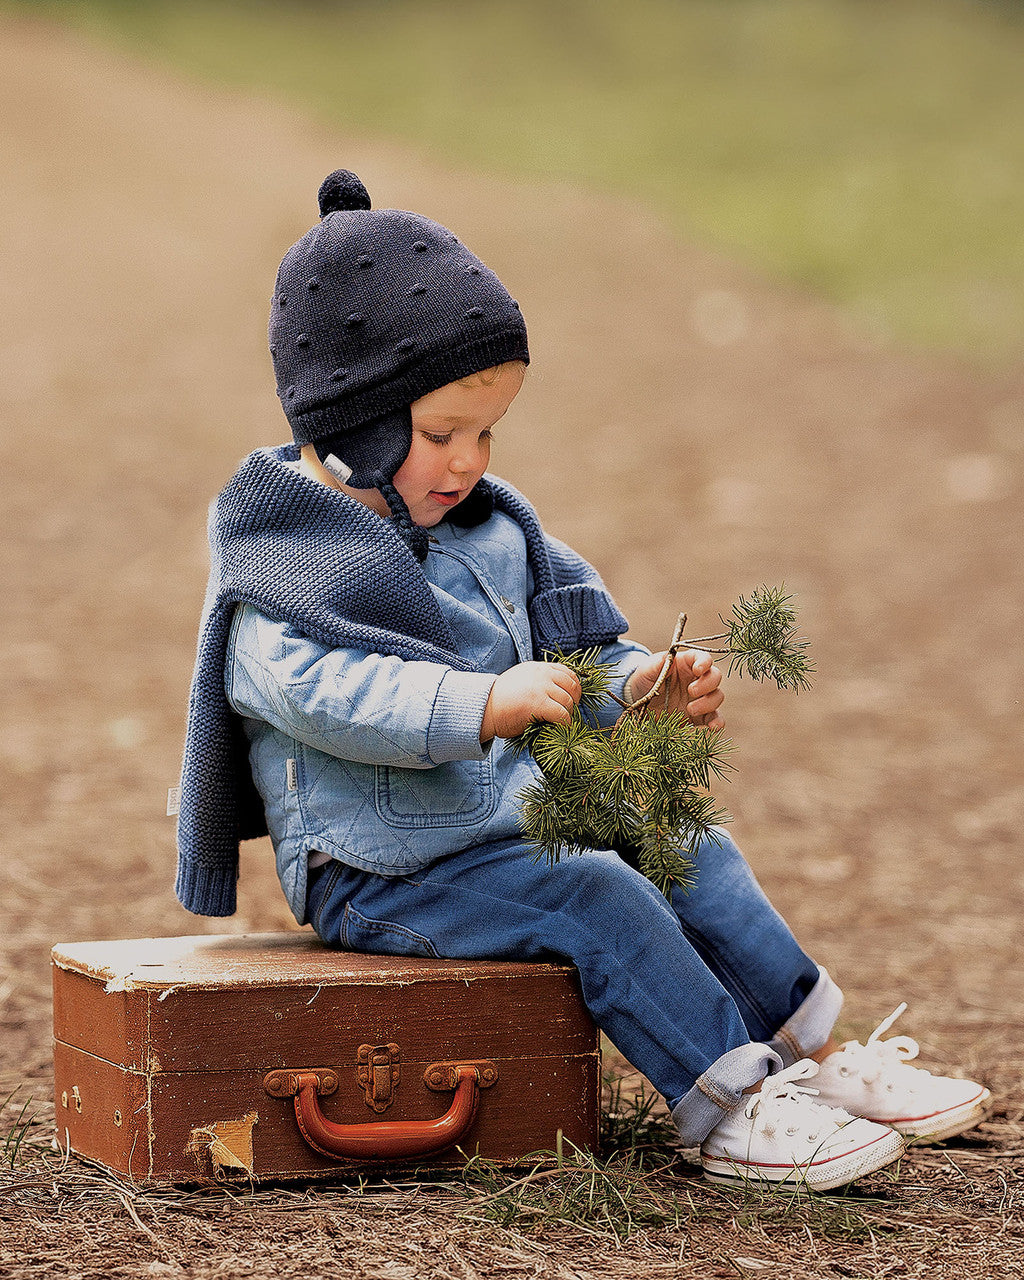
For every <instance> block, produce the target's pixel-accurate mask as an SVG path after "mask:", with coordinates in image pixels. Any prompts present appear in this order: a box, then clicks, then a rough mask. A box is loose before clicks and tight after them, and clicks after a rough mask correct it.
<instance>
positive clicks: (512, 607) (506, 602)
mask: <svg viewBox="0 0 1024 1280" xmlns="http://www.w3.org/2000/svg"><path fill="white" fill-rule="evenodd" d="M498 599H499V600H500V601H501V603H502V604H503V605H504V606H505V608H506V609H507V610H508V611H509V613H515V611H516V607H515V605H514V604H513V603H512V601H511V600H509V599H507V598H506V597H505V596H498Z"/></svg>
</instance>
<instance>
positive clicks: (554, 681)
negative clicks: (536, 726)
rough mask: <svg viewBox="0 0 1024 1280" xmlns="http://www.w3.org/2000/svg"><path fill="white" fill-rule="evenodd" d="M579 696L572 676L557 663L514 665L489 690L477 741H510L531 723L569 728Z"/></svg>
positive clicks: (577, 684) (578, 685)
mask: <svg viewBox="0 0 1024 1280" xmlns="http://www.w3.org/2000/svg"><path fill="white" fill-rule="evenodd" d="M581 692H582V690H581V689H580V682H579V679H578V678H577V676H576V674H575V672H572V671H570V670H569V668H568V667H564V666H563V665H562V664H561V663H560V662H520V663H517V665H516V666H514V667H509V669H508V670H507V671H503V672H502V673H501V675H500V676H498V678H497V680H495V682H494V684H493V685H492V686H491V696H490V697H489V698H488V699H487V706H486V707H485V708H484V718H483V721H482V722H481V725H480V741H481V742H489V741H490V740H491V739H492V738H513V737H515V735H516V734H517V733H522V732H523V730H524V729H525V728H526V727H527V726H528V725H529V724H531V723H532V722H533V721H534V720H548V721H551V723H553V724H568V723H569V721H570V720H571V719H572V711H573V708H574V707H575V706H576V705H577V703H578V702H579V700H580V694H581Z"/></svg>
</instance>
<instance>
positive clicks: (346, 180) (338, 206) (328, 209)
mask: <svg viewBox="0 0 1024 1280" xmlns="http://www.w3.org/2000/svg"><path fill="white" fill-rule="evenodd" d="M317 201H318V203H319V205H320V217H321V218H326V217H327V215H328V214H329V213H337V212H339V211H341V210H345V209H369V208H371V204H370V196H369V193H368V192H367V190H366V188H365V187H364V186H363V184H362V182H361V181H360V180H359V179H358V178H357V177H356V175H355V174H354V173H351V172H350V171H349V170H348V169H335V171H334V172H333V173H330V174H328V175H327V177H326V178H324V180H323V182H322V183H321V184H320V190H319V191H318V192H317Z"/></svg>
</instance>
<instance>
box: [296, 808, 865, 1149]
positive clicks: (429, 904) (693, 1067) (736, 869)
mask: <svg viewBox="0 0 1024 1280" xmlns="http://www.w3.org/2000/svg"><path fill="white" fill-rule="evenodd" d="M696 861H697V865H698V868H699V870H698V876H697V886H696V888H695V889H693V890H692V891H691V892H690V893H688V894H687V893H683V892H682V891H680V890H678V889H677V890H675V891H674V892H673V894H672V900H671V902H669V901H668V900H667V899H666V898H665V897H664V896H663V895H662V894H661V893H660V892H659V891H658V890H657V889H656V888H655V887H654V886H653V885H652V884H651V883H650V882H649V881H648V880H646V879H645V878H644V877H643V876H642V875H640V874H639V872H637V871H634V870H633V869H632V868H631V867H630V866H628V865H627V864H626V863H625V862H624V861H623V860H622V859H621V858H620V857H619V856H618V854H615V853H610V852H595V851H591V852H587V853H584V854H581V855H576V854H572V855H566V856H565V857H564V858H562V860H561V861H560V862H558V863H557V864H556V865H554V866H548V865H547V864H546V863H545V862H543V861H540V862H537V861H535V860H534V853H533V851H532V850H531V849H530V847H529V846H528V845H526V844H524V843H522V842H520V841H515V840H506V841H496V842H494V843H492V844H485V845H479V846H477V847H475V848H471V849H466V850H463V851H462V852H460V853H454V854H450V855H449V856H447V857H444V858H441V859H440V860H439V861H437V862H434V863H432V864H431V865H430V866H429V867H427V868H426V869H425V870H424V871H418V872H416V873H415V874H413V875H410V876H381V875H376V874H374V873H373V872H368V871H360V870H357V869H356V868H353V867H349V866H347V865H345V864H343V863H341V862H332V863H329V864H327V866H325V867H323V868H321V869H319V871H318V872H314V873H313V876H312V877H311V887H310V891H309V905H308V914H309V919H310V920H311V921H312V923H313V927H314V928H315V929H316V931H317V933H318V934H319V935H320V937H321V938H322V939H323V940H324V941H325V942H326V943H328V944H329V945H331V946H337V947H343V948H345V949H346V950H350V951H364V952H370V953H374V954H378V955H404V956H408V955H412V956H444V957H447V958H449V959H491V960H541V959H552V958H559V959H564V960H568V961H569V962H571V963H572V964H574V965H575V966H576V967H577V969H578V970H579V974H580V981H581V985H582V990H583V998H584V1000H585V1002H586V1004H587V1008H588V1009H589V1010H590V1013H591V1016H592V1017H593V1019H594V1021H595V1022H596V1023H597V1025H598V1026H599V1027H600V1028H601V1029H602V1030H603V1031H604V1032H605V1034H606V1035H607V1036H608V1038H609V1039H610V1040H611V1041H612V1043H613V1044H614V1045H615V1046H616V1047H617V1048H618V1049H619V1050H620V1052H622V1053H623V1054H624V1055H625V1057H626V1058H628V1059H629V1061H630V1062H631V1063H632V1064H633V1066H635V1067H636V1068H637V1069H638V1070H639V1071H641V1072H642V1073H643V1074H644V1075H645V1076H646V1077H647V1078H648V1079H649V1080H650V1081H651V1083H652V1084H653V1085H654V1086H655V1088H657V1089H658V1090H659V1091H660V1092H661V1093H662V1094H663V1095H664V1096H665V1098H666V1099H667V1101H668V1104H669V1106H670V1108H671V1110H672V1116H673V1119H674V1121H675V1123H676V1125H677V1126H678V1128H679V1132H680V1134H681V1136H682V1138H683V1140H684V1141H685V1142H686V1143H687V1144H688V1145H694V1146H695V1145H697V1144H698V1143H700V1142H701V1141H703V1139H704V1138H705V1137H706V1136H707V1135H708V1133H709V1132H710V1131H711V1129H713V1128H714V1126H715V1125H716V1124H717V1123H718V1121H719V1120H720V1119H721V1117H722V1113H723V1112H724V1111H727V1110H731V1109H732V1108H733V1107H735V1106H736V1105H737V1104H738V1103H739V1101H740V1098H741V1095H742V1093H743V1090H744V1089H746V1088H748V1087H749V1086H750V1085H752V1084H755V1083H756V1082H757V1081H758V1080H761V1079H763V1078H764V1076H765V1075H767V1074H769V1073H770V1072H773V1071H777V1070H779V1069H781V1068H782V1067H783V1066H788V1065H789V1064H790V1063H792V1062H795V1061H796V1060H797V1059H798V1058H801V1057H804V1056H806V1055H807V1054H808V1053H812V1052H814V1051H815V1050H816V1049H818V1048H820V1047H821V1046H822V1045H823V1044H824V1043H825V1041H826V1040H827V1039H828V1036H829V1034H830V1033H831V1030H832V1027H833V1025H834V1023H835V1019H836V1017H837V1016H838V1013H839V1007H840V1004H841V1002H842V996H841V994H840V993H839V990H838V988H837V987H836V986H835V984H834V983H832V981H831V979H830V978H829V977H828V974H827V973H825V971H824V970H822V969H819V968H818V966H816V965H815V964H814V963H813V962H812V961H811V960H810V959H809V958H808V957H807V956H806V955H805V954H804V953H803V951H801V949H800V947H799V946H798V945H797V943H796V941H795V939H794V938H793V935H792V934H791V933H790V931H789V929H788V927H787V926H786V924H785V922H784V921H783V919H782V917H781V916H780V915H779V914H778V912H777V911H776V910H775V909H774V908H773V907H772V905H771V904H770V903H769V901H768V899H767V898H766V897H765V895H764V893H763V892H762V890H761V888H760V886H759V885H758V884H757V881H756V880H755V879H754V876H753V873H752V872H751V870H750V868H749V866H748V865H747V863H746V861H745V859H744V858H743V855H742V854H741V853H740V851H739V849H737V847H736V845H735V844H734V843H733V842H732V840H731V839H730V838H729V837H728V836H727V835H726V834H725V833H724V832H721V833H720V834H719V842H718V843H716V842H714V841H712V840H708V841H705V842H704V843H703V844H702V845H701V847H700V849H699V851H698V854H697V858H696Z"/></svg>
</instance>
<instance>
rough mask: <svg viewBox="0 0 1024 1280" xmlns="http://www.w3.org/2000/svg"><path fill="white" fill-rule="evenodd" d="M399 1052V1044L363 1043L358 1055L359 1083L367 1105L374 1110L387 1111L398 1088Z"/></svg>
mask: <svg viewBox="0 0 1024 1280" xmlns="http://www.w3.org/2000/svg"><path fill="white" fill-rule="evenodd" d="M398 1060H399V1052H398V1045H397V1044H361V1045H360V1046H359V1052H358V1055H357V1061H358V1063H359V1083H360V1084H361V1085H362V1086H363V1092H364V1093H365V1094H366V1105H367V1106H368V1107H370V1108H372V1109H373V1110H374V1111H377V1112H381V1111H387V1109H388V1107H390V1106H391V1104H392V1102H394V1100H395V1090H396V1089H397V1088H398V1077H399V1065H398Z"/></svg>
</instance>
